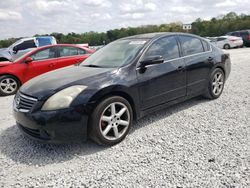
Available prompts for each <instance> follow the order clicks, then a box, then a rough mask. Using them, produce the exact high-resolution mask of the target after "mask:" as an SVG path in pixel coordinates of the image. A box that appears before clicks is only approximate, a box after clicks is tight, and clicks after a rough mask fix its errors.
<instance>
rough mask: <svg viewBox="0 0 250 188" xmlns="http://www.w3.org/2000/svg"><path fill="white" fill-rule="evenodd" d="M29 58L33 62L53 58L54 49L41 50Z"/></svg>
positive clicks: (54, 54)
mask: <svg viewBox="0 0 250 188" xmlns="http://www.w3.org/2000/svg"><path fill="white" fill-rule="evenodd" d="M31 57H32V59H33V60H34V61H38V60H44V59H51V58H55V57H56V48H47V49H44V50H41V51H39V52H36V53H35V54H33V55H32V56H31Z"/></svg>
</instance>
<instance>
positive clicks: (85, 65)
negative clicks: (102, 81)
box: [83, 65, 102, 68]
mask: <svg viewBox="0 0 250 188" xmlns="http://www.w3.org/2000/svg"><path fill="white" fill-rule="evenodd" d="M83 66H84V67H97V68H102V66H99V65H83Z"/></svg>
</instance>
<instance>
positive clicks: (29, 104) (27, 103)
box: [15, 93, 37, 112]
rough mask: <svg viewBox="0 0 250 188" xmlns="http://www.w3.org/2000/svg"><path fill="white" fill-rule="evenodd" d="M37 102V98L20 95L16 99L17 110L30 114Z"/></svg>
mask: <svg viewBox="0 0 250 188" xmlns="http://www.w3.org/2000/svg"><path fill="white" fill-rule="evenodd" d="M36 102H37V99H36V98H34V97H31V96H28V95H25V94H21V93H18V94H17V96H16V98H15V103H16V108H17V109H18V110H19V111H20V112H29V111H30V110H31V109H32V108H33V107H34V105H35V104H36Z"/></svg>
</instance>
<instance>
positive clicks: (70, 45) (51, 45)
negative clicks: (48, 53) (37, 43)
mask: <svg viewBox="0 0 250 188" xmlns="http://www.w3.org/2000/svg"><path fill="white" fill-rule="evenodd" d="M53 46H55V47H57V46H69V47H77V48H82V49H88V48H87V47H83V46H79V45H76V44H50V45H46V46H41V47H38V48H37V49H38V50H39V49H43V48H48V47H53Z"/></svg>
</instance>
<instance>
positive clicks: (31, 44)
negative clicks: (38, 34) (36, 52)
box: [16, 40, 36, 50]
mask: <svg viewBox="0 0 250 188" xmlns="http://www.w3.org/2000/svg"><path fill="white" fill-rule="evenodd" d="M28 48H36V44H35V42H34V40H27V41H24V42H22V43H21V44H18V45H17V46H16V49H17V50H26V49H28Z"/></svg>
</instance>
